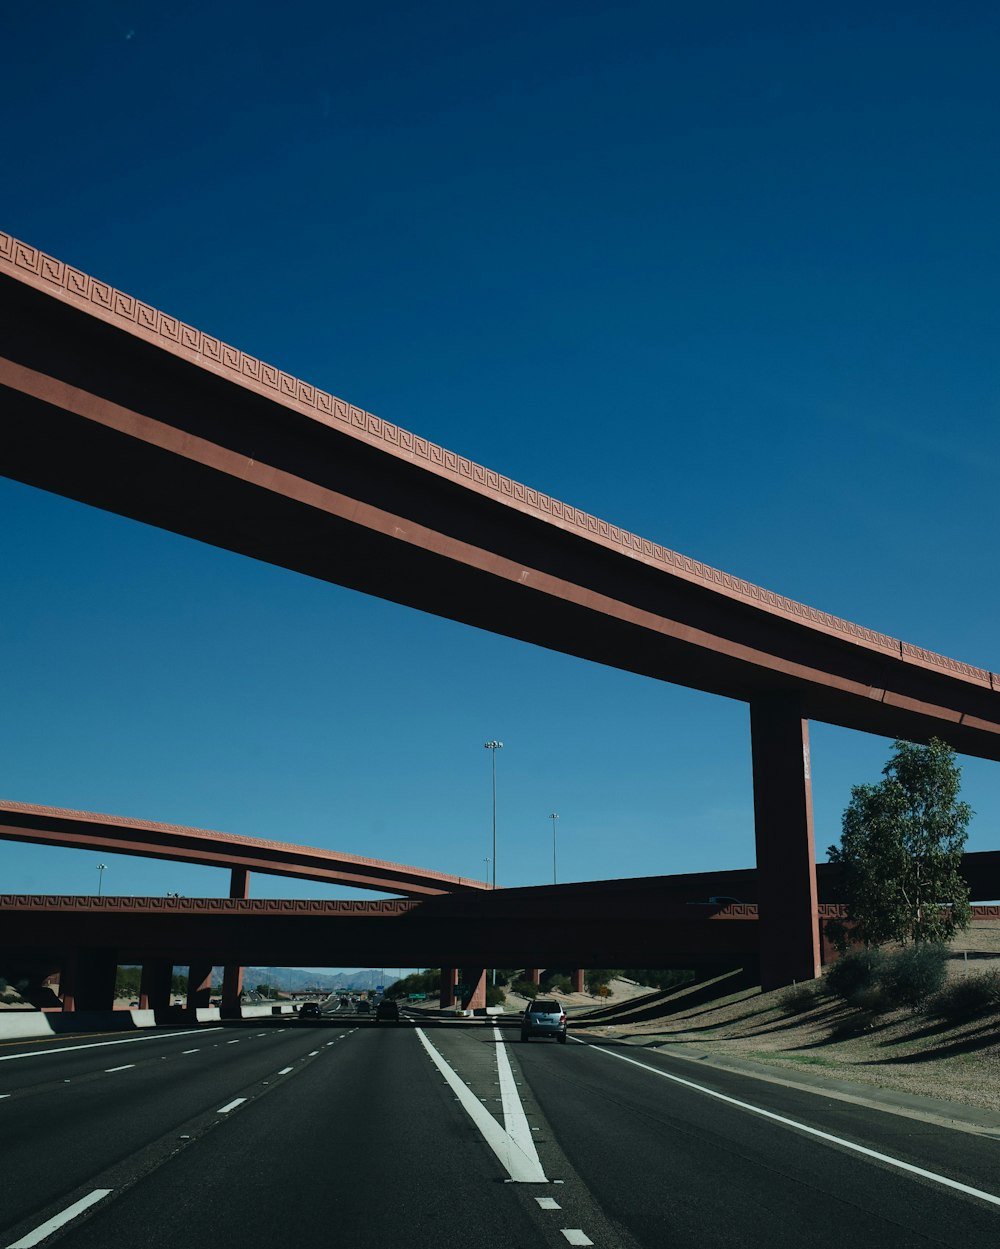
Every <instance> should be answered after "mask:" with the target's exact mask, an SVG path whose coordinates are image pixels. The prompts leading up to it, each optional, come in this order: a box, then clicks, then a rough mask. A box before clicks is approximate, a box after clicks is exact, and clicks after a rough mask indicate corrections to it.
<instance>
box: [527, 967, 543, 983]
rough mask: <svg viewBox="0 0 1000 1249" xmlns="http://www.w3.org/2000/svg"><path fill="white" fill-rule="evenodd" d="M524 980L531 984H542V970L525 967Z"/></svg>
mask: <svg viewBox="0 0 1000 1249" xmlns="http://www.w3.org/2000/svg"><path fill="white" fill-rule="evenodd" d="M524 978H525V980H530V981H531V983H532V984H541V983H542V969H541V968H540V967H526V968H525V969H524Z"/></svg>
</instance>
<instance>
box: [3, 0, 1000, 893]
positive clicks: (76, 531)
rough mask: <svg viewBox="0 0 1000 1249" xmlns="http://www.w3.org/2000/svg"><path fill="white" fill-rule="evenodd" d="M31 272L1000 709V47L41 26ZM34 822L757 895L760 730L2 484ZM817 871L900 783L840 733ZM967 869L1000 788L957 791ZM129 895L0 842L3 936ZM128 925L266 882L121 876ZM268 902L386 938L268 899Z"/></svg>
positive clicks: (19, 165) (264, 25)
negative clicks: (919, 667)
mask: <svg viewBox="0 0 1000 1249" xmlns="http://www.w3.org/2000/svg"><path fill="white" fill-rule="evenodd" d="M4 21H5V27H6V39H5V42H6V43H7V47H8V49H9V50H10V49H16V55H13V56H11V55H9V56H8V58H7V65H6V68H5V74H4V76H3V78H2V79H0V116H2V118H3V121H4V123H5V125H4V132H5V135H6V138H7V142H6V144H5V157H4V169H3V173H2V175H0V205H2V213H0V228H3V229H5V230H7V231H8V232H10V233H12V234H14V235H16V236H17V237H19V238H22V239H24V240H25V241H27V242H29V243H32V244H34V245H36V246H38V247H40V248H42V249H43V250H45V251H48V252H50V253H52V254H54V255H56V256H58V257H59V258H61V259H63V260H66V261H68V262H70V263H72V264H74V265H76V266H78V267H79V268H82V269H84V270H86V271H88V272H91V273H93V274H95V275H96V276H98V277H100V278H102V279H104V280H106V281H109V282H111V283H113V284H114V285H116V286H118V287H120V288H122V289H124V290H126V291H128V292H130V293H131V294H134V295H137V296H139V297H141V298H142V299H144V300H146V301H147V302H149V303H152V304H154V305H156V306H158V307H160V308H163V309H164V310H166V311H168V312H170V313H173V314H175V315H177V316H179V317H181V318H183V319H184V320H186V321H188V322H189V323H191V324H194V325H196V326H198V327H199V328H201V329H204V330H206V331H208V332H210V333H213V334H216V335H219V336H221V337H223V338H224V339H226V340H227V341H228V342H231V343H234V344H236V345H238V346H239V347H242V348H243V349H245V350H246V351H249V352H251V353H253V354H255V355H258V356H260V357H262V358H264V359H266V360H268V361H270V362H272V363H274V364H276V365H278V366H280V367H281V368H284V369H287V370H288V371H290V372H292V373H294V374H296V375H298V376H300V377H303V378H305V379H307V380H309V381H311V382H314V383H316V384H318V385H320V386H322V387H324V388H325V389H327V390H329V391H331V392H333V393H334V394H337V395H339V396H341V397H343V398H346V399H348V400H350V401H352V402H354V403H357V404H360V405H361V406H364V407H366V408H368V409H369V410H371V411H374V412H377V413H378V414H379V415H381V416H383V417H385V418H387V419H389V420H392V421H394V422H396V423H397V424H400V425H402V426H404V427H405V428H408V429H410V430H413V431H415V432H418V433H420V434H422V435H424V436H426V437H428V438H430V439H432V440H434V441H435V442H438V443H440V444H442V445H444V446H446V447H449V448H451V449H453V450H456V451H459V452H461V453H462V454H464V455H467V456H470V457H471V458H473V459H474V460H477V461H479V462H480V463H482V464H486V465H488V466H489V467H491V468H494V469H498V470H500V471H502V472H504V473H507V474H509V475H510V476H512V477H514V478H515V479H517V480H519V481H522V482H525V483H527V484H529V485H532V486H536V487H539V488H541V489H543V490H545V491H546V492H548V493H550V494H552V495H554V496H555V497H557V498H560V499H562V500H564V501H566V502H569V503H572V504H574V505H576V506H579V507H582V508H584V509H586V510H587V511H589V512H592V513H595V514H597V515H599V516H601V517H603V518H605V519H607V520H610V521H613V522H615V523H617V524H621V525H624V526H626V527H627V528H629V529H631V530H633V531H635V532H638V533H640V534H642V535H644V536H646V537H649V538H652V539H654V540H656V541H657V542H660V543H663V544H665V545H667V546H669V547H671V548H673V549H674V550H678V551H682V552H684V553H686V554H690V555H692V556H695V557H697V558H698V559H701V560H704V561H706V562H708V563H711V564H714V565H715V566H717V567H721V568H724V569H726V570H727V571H730V572H733V573H736V574H738V575H740V576H743V577H746V578H748V579H750V580H751V581H755V582H757V583H758V584H761V585H764V586H766V587H768V588H771V589H774V590H776V591H779V592H780V593H782V594H786V595H789V596H791V597H793V598H797V599H799V600H801V601H803V602H806V603H809V604H811V605H813V606H816V607H820V608H823V609H825V610H828V611H831V612H834V613H836V614H838V615H841V616H844V617H846V618H848V619H850V620H854V621H857V622H859V623H862V624H864V625H867V626H870V627H873V628H876V629H879V630H882V631H884V632H886V633H890V634H892V635H894V636H897V637H902V638H904V639H905V640H907V641H910V642H913V643H915V644H918V645H922V646H926V647H929V648H931V649H933V650H937V651H940V652H942V653H944V654H946V655H950V656H952V657H954V658H958V659H963V660H966V661H968V662H971V663H974V664H978V665H981V666H983V667H987V668H993V669H994V670H996V669H997V668H998V665H1000V654H998V643H997V631H996V621H997V616H998V612H997V609H998V605H1000V603H998V598H1000V593H998V589H997V577H996V574H995V551H996V535H997V505H996V479H997V464H998V449H1000V435H998V429H1000V421H998V416H1000V412H998V406H1000V405H998V375H997V366H996V344H997V337H998V329H1000V326H998V313H997V300H996V292H997V290H998V289H1000V241H998V240H1000V235H998V232H997V229H996V222H997V221H998V220H1000V165H998V162H997V159H996V152H997V130H998V121H1000V96H998V93H997V90H996V76H995V63H996V48H997V36H998V34H1000V16H998V13H997V10H996V9H995V7H994V6H989V5H985V4H968V5H964V6H960V7H958V8H957V9H956V8H955V7H954V6H949V7H945V6H944V5H943V4H906V5H895V4H892V3H889V4H885V5H880V6H871V5H861V4H846V5H842V6H837V7H836V8H832V9H831V8H827V9H822V10H820V9H817V8H816V6H803V5H792V4H788V5H780V4H766V3H765V4H761V5H746V4H726V3H716V4H713V3H706V4H703V5H697V6H695V5H686V6H679V5H677V6H672V5H664V4H662V3H633V4H628V5H625V6H616V7H612V6H610V5H607V4H592V3H573V4H569V3H546V4H542V5H538V4H533V5H528V4H520V3H494V4H492V5H488V6H487V5H482V6H480V5H475V6H468V5H459V4H456V3H452V4H434V3H430V4H421V5H414V4H402V3H383V4H381V5H378V6H374V5H371V6H360V5H344V4H337V3H328V4H290V5H288V6H285V7H284V8H281V9H278V8H275V7H274V6H273V5H267V6H265V5H260V4H254V3H244V4H241V5H239V6H235V5H228V4H220V5H215V6H210V7H209V8H208V9H207V10H206V8H205V6H195V5H190V4H178V5H173V6H167V8H165V9H162V10H160V9H157V8H155V7H154V6H151V5H142V4H128V3H116V4H100V3H97V4H89V5H86V6H82V5H77V4H71V3H68V2H63V3H52V4H48V5H44V6H40V5H24V6H19V7H18V9H17V10H16V11H13V10H12V11H9V12H7V13H6V14H5V18H4ZM0 543H2V547H0V557H2V572H3V585H4V608H3V610H2V612H0V664H2V673H3V709H4V714H3V716H2V718H0V759H2V765H0V774H2V778H3V779H2V783H0V792H2V793H3V795H4V796H5V797H7V798H9V799H16V800H21V801H26V802H36V803H43V804H51V805H55V806H65V807H74V808H82V809H86V810H94V811H106V812H111V813H116V814H121V815H129V816H135V817H139V818H145V819H154V820H164V821H169V822H176V823H181V824H190V825H195V826H199V827H208V828H219V829H224V830H229V831H234V832H240V833H246V834H250V835H253V836H260V837H268V838H279V839H282V840H287V841H292V842H299V843H302V844H307V845H316V846H326V847H329V848H331V849H340V850H345V851H350V852H353V853H360V854H366V855H376V856H378V857H384V858H388V859H394V860H399V861H402V862H409V863H416V864H420V865H423V866H428V867H433V868H437V869H439V870H443V871H449V872H455V873H458V874H464V875H485V874H486V871H487V867H486V864H485V862H484V860H485V858H486V857H487V856H488V855H489V854H490V837H491V825H490V758H489V753H488V752H487V751H485V750H484V749H483V742H484V741H486V740H488V739H491V738H499V739H501V740H502V741H504V743H505V745H504V749H503V751H502V752H501V753H500V755H499V757H498V759H497V777H498V837H499V851H498V880H499V882H500V883H501V884H506V885H519V884H531V883H541V882H545V881H547V880H550V879H551V861H552V860H551V852H552V824H551V821H550V820H549V818H548V816H549V813H550V812H552V811H556V812H558V813H559V816H560V819H559V822H558V839H559V865H560V879H564V880H575V879H592V878H599V877H607V876H628V875H645V874H655V873H661V872H674V871H693V870H701V869H709V868H713V867H739V866H746V865H750V864H752V863H753V861H754V848H753V815H752V791H751V779H750V756H749V723H748V719H749V718H748V712H747V709H746V707H745V706H744V705H742V704H739V703H734V702H730V701H728V700H725V699H720V698H714V697H711V696H709V695H703V694H698V693H695V692H692V691H688V690H681V689H676V688H673V687H671V686H667V685H659V684H656V683H654V682H651V681H646V680H642V679H640V678H638V677H634V676H631V675H629V674H625V673H620V672H616V671H611V670H606V669H601V668H599V667H596V666H591V665H588V664H586V663H583V662H582V661H578V660H575V659H571V658H568V657H566V656H562V655H556V654H550V653H548V652H545V651H542V650H538V649H535V648H532V647H529V646H526V645H523V644H520V643H515V642H512V641H510V640H508V639H505V638H501V637H494V636H491V635H489V634H486V633H479V632H475V631H473V630H470V629H468V628H465V627H464V626H459V625H457V624H454V623H451V622H449V621H444V620H439V619H436V618H434V617H431V616H427V615H422V614H420V613H417V612H413V611H410V610H407V609H404V608H401V607H398V606H394V605H391V604H387V603H382V602H379V601H377V600H374V599H369V598H365V597H363V596H361V595H358V594H355V593H352V592H349V591H346V590H343V589H340V588H338V587H335V586H329V585H325V584H321V583H318V582H313V581H310V580H308V579H306V578H303V577H299V576H295V575H293V574H291V573H288V572H286V571H283V570H280V569H275V568H271V567H268V566H265V565H261V564H256V563H253V562H252V561H249V560H246V559H244V558H242V557H239V556H235V555H232V554H229V553H226V552H222V551H217V550H214V549H211V548H209V547H207V546H203V545H200V544H198V543H195V542H192V541H189V540H186V539H182V538H179V537H176V536H174V535H172V534H168V533H163V532H160V531H157V530H154V529H150V528H145V527H143V526H139V525H136V524H133V523H131V522H127V521H125V520H122V519H119V518H117V517H114V516H111V515H107V514H104V513H100V512H97V511H94V510H92V509H88V508H85V507H83V506H80V505H78V504H75V503H71V502H69V501H66V500H63V499H59V498H57V497H54V496H50V495H46V494H44V493H41V492H39V491H35V490H32V489H29V488H27V487H24V486H22V485H19V484H17V483H14V482H10V481H7V480H6V479H0ZM812 746H813V762H814V772H813V775H814V798H815V815H816V840H817V849H818V850H819V851H820V852H822V851H823V850H824V849H825V847H826V846H827V845H828V844H829V843H830V842H831V841H832V840H835V839H836V838H837V837H838V836H839V828H840V815H841V812H842V810H843V808H844V806H845V805H846V803H847V801H848V799H849V796H850V787H851V785H852V784H855V783H858V782H862V781H869V780H875V779H877V778H878V774H879V771H880V769H881V767H882V765H883V763H884V761H885V759H886V757H887V755H888V752H889V748H890V743H888V742H887V741H885V740H883V739H879V738H872V737H866V736H864V735H861V734H852V733H848V732H846V731H843V730H837V729H833V728H830V727H827V726H824V725H820V724H815V725H813V726H812ZM962 762H963V765H964V768H965V772H964V779H965V787H964V796H965V797H966V798H967V800H968V801H969V802H970V803H971V804H972V806H973V808H974V809H975V811H976V812H977V815H976V818H975V820H974V822H973V825H972V828H971V832H970V838H969V843H968V847H969V849H980V850H982V849H994V848H996V846H997V844H998V841H997V834H996V826H997V820H998V817H1000V769H998V766H997V765H995V764H988V763H983V762H980V761H977V760H972V759H969V760H963V761H962ZM98 861H100V860H99V856H97V855H93V854H89V853H85V852H68V851H57V850H54V849H48V848H42V847H18V846H15V845H12V844H11V843H2V844H0V878H2V879H0V889H2V890H3V891H5V892H18V891H31V892H43V891H44V892H66V893H78V892H92V891H94V890H95V889H96V884H97V872H96V864H97V863H98ZM103 861H104V862H106V863H107V864H108V870H107V872H106V873H105V876H104V888H105V890H106V892H110V893H140V894H141V893H153V894H156V893H161V892H167V891H171V892H173V891H178V892H181V893H184V894H187V895H198V894H208V895H211V894H218V893H221V892H224V891H225V888H226V881H225V877H224V874H223V873H221V872H216V871H213V870H210V869H198V868H193V867H188V866H184V865H180V864H177V865H175V864H158V863H154V862H147V861H144V860H140V859H129V858H123V857H120V856H105V857H104V859H103ZM253 892H254V894H255V895H256V896H276V897H282V896H288V897H308V896H328V895H329V894H330V893H331V892H334V893H338V894H343V895H345V896H346V895H347V894H348V893H349V891H346V890H332V891H331V890H328V889H326V888H324V887H323V886H319V885H313V884H298V883H296V882H291V881H285V880H282V879H281V878H278V877H271V878H264V877H255V878H254V882H253Z"/></svg>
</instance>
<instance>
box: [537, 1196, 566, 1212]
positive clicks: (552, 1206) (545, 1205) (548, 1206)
mask: <svg viewBox="0 0 1000 1249" xmlns="http://www.w3.org/2000/svg"><path fill="white" fill-rule="evenodd" d="M535 1200H536V1201H537V1202H538V1204H539V1206H540V1207H541V1209H543V1210H561V1209H562V1206H561V1205H560V1204H559V1202H558V1201H553V1199H552V1198H551V1197H536V1198H535Z"/></svg>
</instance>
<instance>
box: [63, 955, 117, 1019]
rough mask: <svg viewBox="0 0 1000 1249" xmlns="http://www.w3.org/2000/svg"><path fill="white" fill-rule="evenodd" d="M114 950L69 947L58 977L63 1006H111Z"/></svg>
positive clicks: (110, 1007) (115, 968) (112, 998)
mask: <svg viewBox="0 0 1000 1249" xmlns="http://www.w3.org/2000/svg"><path fill="white" fill-rule="evenodd" d="M117 971H118V961H117V952H116V951H114V950H72V951H70V953H69V954H68V955H67V956H66V959H65V961H64V963H63V966H62V971H61V973H60V977H59V988H60V991H61V993H62V1003H63V1010H64V1011H66V1010H114V1005H115V974H116V973H117Z"/></svg>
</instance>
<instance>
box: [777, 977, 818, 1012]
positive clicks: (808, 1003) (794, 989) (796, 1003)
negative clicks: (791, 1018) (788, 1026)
mask: <svg viewBox="0 0 1000 1249" xmlns="http://www.w3.org/2000/svg"><path fill="white" fill-rule="evenodd" d="M818 996H819V988H818V986H817V985H815V984H793V985H792V986H791V987H790V988H787V989H786V990H785V991H784V993H782V995H781V998H780V999H779V1000H780V1003H781V1008H782V1010H783V1011H784V1012H785V1014H786V1015H801V1014H802V1012H803V1011H807V1010H812V1008H813V1007H814V1006H815V1005H816V999H817V997H818Z"/></svg>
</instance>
